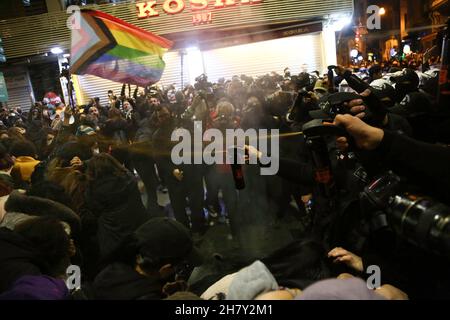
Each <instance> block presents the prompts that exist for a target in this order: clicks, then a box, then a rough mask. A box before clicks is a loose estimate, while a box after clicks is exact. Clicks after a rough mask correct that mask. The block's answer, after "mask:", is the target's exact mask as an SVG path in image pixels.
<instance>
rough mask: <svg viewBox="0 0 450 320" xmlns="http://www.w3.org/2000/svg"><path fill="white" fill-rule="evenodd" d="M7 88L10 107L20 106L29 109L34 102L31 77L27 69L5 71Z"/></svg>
mask: <svg viewBox="0 0 450 320" xmlns="http://www.w3.org/2000/svg"><path fill="white" fill-rule="evenodd" d="M4 76H5V82H6V88H7V90H8V101H7V104H8V107H10V108H12V107H20V108H21V109H22V111H28V110H30V108H31V105H32V103H33V95H32V92H31V85H30V78H29V77H28V74H27V72H26V71H23V72H20V71H17V70H16V71H14V72H11V71H8V72H5V74H4Z"/></svg>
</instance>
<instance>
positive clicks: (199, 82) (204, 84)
mask: <svg viewBox="0 0 450 320" xmlns="http://www.w3.org/2000/svg"><path fill="white" fill-rule="evenodd" d="M194 88H195V90H198V91H211V88H212V83H211V82H208V76H207V75H206V74H204V73H203V74H201V75H200V76H198V77H197V78H195V84H194Z"/></svg>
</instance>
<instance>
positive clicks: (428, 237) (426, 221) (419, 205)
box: [361, 172, 450, 257]
mask: <svg viewBox="0 0 450 320" xmlns="http://www.w3.org/2000/svg"><path fill="white" fill-rule="evenodd" d="M406 189H407V186H406V185H405V184H404V183H403V181H402V180H401V179H400V177H398V176H397V175H395V174H394V173H393V172H388V173H386V174H385V175H383V176H381V177H379V178H377V179H376V180H375V181H373V182H372V183H371V184H369V185H368V186H367V187H366V188H365V189H364V191H363V192H362V193H361V201H362V207H363V208H365V214H366V217H367V218H368V219H369V221H371V228H372V230H379V229H381V228H384V227H390V228H392V229H393V230H394V231H395V232H396V234H398V235H400V236H402V237H404V238H406V239H407V240H408V241H410V242H411V243H413V244H414V245H416V246H418V247H421V248H423V249H425V250H427V251H430V252H433V253H435V254H438V255H443V256H447V257H450V207H449V206H447V205H445V204H443V203H440V202H438V201H436V200H434V199H432V198H430V197H426V196H421V195H419V194H416V193H415V192H411V193H410V192H405V191H402V190H406Z"/></svg>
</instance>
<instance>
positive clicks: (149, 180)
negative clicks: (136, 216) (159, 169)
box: [132, 155, 164, 217]
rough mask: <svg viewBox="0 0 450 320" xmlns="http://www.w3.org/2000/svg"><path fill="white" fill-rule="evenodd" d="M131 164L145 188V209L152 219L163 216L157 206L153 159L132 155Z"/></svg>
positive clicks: (156, 179)
mask: <svg viewBox="0 0 450 320" xmlns="http://www.w3.org/2000/svg"><path fill="white" fill-rule="evenodd" d="M132 163H133V166H134V168H135V169H136V171H137V173H138V175H139V177H140V178H141V180H142V182H143V183H144V186H145V192H146V194H147V209H148V211H149V212H150V214H151V215H152V217H159V216H162V215H163V214H164V212H163V210H161V208H160V207H159V205H158V193H157V187H158V183H159V181H158V177H157V175H156V170H155V162H154V161H153V158H152V157H150V156H146V155H133V156H132Z"/></svg>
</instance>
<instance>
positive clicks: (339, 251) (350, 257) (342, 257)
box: [328, 247, 364, 272]
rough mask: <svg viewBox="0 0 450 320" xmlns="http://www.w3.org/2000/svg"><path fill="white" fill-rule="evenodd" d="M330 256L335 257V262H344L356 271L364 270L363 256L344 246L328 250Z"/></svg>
mask: <svg viewBox="0 0 450 320" xmlns="http://www.w3.org/2000/svg"><path fill="white" fill-rule="evenodd" d="M328 258H332V259H334V260H333V262H334V263H344V264H345V265H347V266H348V267H350V268H352V269H354V270H356V271H359V272H363V271H364V268H363V263H362V259H361V257H359V256H357V255H356V254H354V253H352V252H350V251H347V250H345V249H343V248H340V247H337V248H334V249H333V250H331V251H330V252H328Z"/></svg>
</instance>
